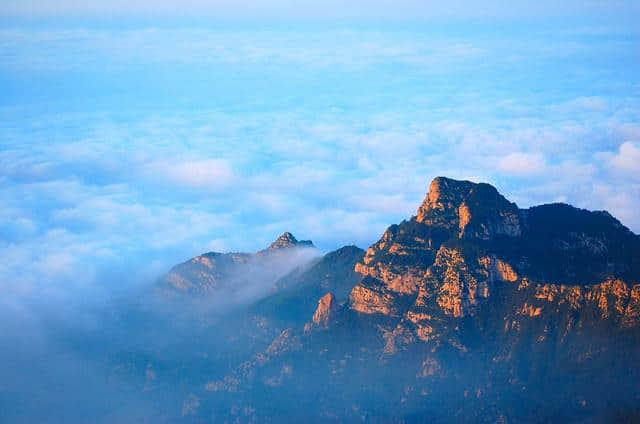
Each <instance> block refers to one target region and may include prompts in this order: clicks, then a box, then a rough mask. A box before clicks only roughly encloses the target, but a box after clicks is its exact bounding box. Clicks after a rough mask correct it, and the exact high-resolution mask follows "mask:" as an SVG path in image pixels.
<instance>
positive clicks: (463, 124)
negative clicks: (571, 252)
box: [0, 0, 640, 293]
mask: <svg viewBox="0 0 640 424" xmlns="http://www.w3.org/2000/svg"><path fill="white" fill-rule="evenodd" d="M129 3H131V2H124V1H122V2H120V1H115V2H109V6H108V7H107V6H104V5H94V4H93V3H88V4H89V5H88V6H87V5H84V6H82V5H81V6H79V5H78V4H79V3H78V2H75V1H57V2H46V1H19V2H18V1H9V2H8V3H7V2H5V3H3V6H1V7H0V22H1V25H0V92H1V93H2V96H0V293H1V292H3V291H5V292H6V291H7V290H8V291H9V292H29V291H30V290H32V289H33V288H34V287H38V286H41V285H46V284H52V285H53V284H54V283H64V284H68V285H78V284H89V283H91V282H95V281H96V280H104V279H105V275H106V276H109V278H110V279H113V278H118V279H122V278H124V279H128V280H131V281H133V280H149V279H152V278H153V277H154V276H155V275H157V274H159V273H160V272H162V271H164V270H165V269H166V267H168V266H170V265H171V264H173V263H176V262H179V261H181V260H184V259H185V258H187V257H189V256H192V255H195V254H198V253H201V252H204V251H208V250H222V251H227V250H248V251H252V250H258V249H260V248H262V247H263V246H265V245H266V244H268V243H269V242H270V241H271V240H272V239H273V238H275V237H276V236H277V235H278V234H280V233H282V232H283V231H291V232H293V233H294V234H295V235H297V236H298V237H300V238H311V239H313V240H314V241H315V242H316V244H317V245H318V246H319V247H320V248H322V249H323V250H330V249H334V248H337V247H339V246H341V245H344V244H352V243H355V244H358V245H360V246H361V247H367V246H368V244H370V243H372V242H374V241H375V240H376V239H377V238H378V237H379V235H380V234H381V233H382V231H384V229H385V228H386V227H387V226H388V225H390V224H392V223H396V222H399V221H400V220H402V219H404V218H408V217H409V216H411V215H412V214H413V213H414V212H415V210H416V208H417V207H418V205H419V203H420V202H421V200H422V198H423V196H424V195H425V193H426V191H427V187H428V184H429V182H430V180H431V179H432V178H433V177H435V176H438V175H446V176H450V177H455V178H468V179H472V180H476V181H486V182H490V183H492V184H494V185H496V186H497V187H498V189H499V190H500V191H501V192H502V193H503V194H505V195H506V196H507V197H508V198H510V199H511V200H514V201H516V202H517V203H518V205H519V206H520V207H528V206H530V205H533V204H538V203H546V202H553V201H563V202H568V203H571V204H574V205H576V206H579V207H584V208H589V209H606V210H608V211H610V212H611V213H612V214H613V215H614V216H616V217H617V218H619V219H620V220H621V221H622V222H623V224H625V225H627V226H628V227H629V228H631V229H632V230H633V231H635V232H636V233H638V232H640V200H639V199H640V172H639V171H640V165H639V164H640V99H639V94H640V31H639V30H638V29H636V28H634V27H633V22H637V20H638V19H637V18H640V16H639V13H638V7H637V6H635V5H634V4H633V3H632V2H623V1H619V2H615V1H614V2H589V1H587V2H572V1H569V2H563V4H562V6H560V7H555V6H554V7H551V5H552V4H551V3H549V2H541V3H536V4H537V6H535V7H531V6H528V5H527V3H524V2H515V3H513V2H511V3H509V5H506V4H505V3H503V2H498V1H494V2H483V3H482V4H480V3H473V2H472V3H469V2H464V3H463V2H448V3H447V4H446V5H442V4H436V3H428V4H426V3H418V2H412V1H405V2H401V3H399V4H396V5H395V6H394V7H389V6H386V3H384V2H372V3H368V5H367V7H365V6H364V5H363V4H361V3H358V2H354V3H350V4H351V6H350V7H349V8H346V9H345V8H340V7H339V3H338V2H329V3H328V4H326V5H325V7H322V8H320V7H318V6H313V5H312V4H311V3H301V4H302V6H300V7H297V8H293V7H292V4H293V3H292V2H287V1H279V2H273V1H266V0H265V1H261V2H255V3H251V4H252V6H251V7H250V8H249V10H248V11H245V10H244V9H243V10H241V9H240V8H239V7H237V6H232V5H231V6H230V5H229V4H230V3H228V2H221V1H219V2H214V3H208V4H213V6H211V5H209V6H207V5H205V2H201V1H197V0H190V1H188V2H187V3H183V2H181V3H180V4H181V5H183V6H184V5H185V4H186V6H184V7H181V8H180V9H178V8H177V7H176V6H175V5H176V4H177V3H176V2H169V1H155V2H152V1H146V2H144V1H143V2H138V3H136V5H137V6H135V7H133V6H130V5H129ZM297 4H298V5H300V3H297ZM394 4H395V3H394ZM425 4H426V6H425ZM149 7H153V10H154V13H149V12H147V9H146V8H149ZM114 276H115V277H114ZM123 276H126V277H123Z"/></svg>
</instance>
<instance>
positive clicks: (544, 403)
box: [165, 177, 640, 422]
mask: <svg viewBox="0 0 640 424" xmlns="http://www.w3.org/2000/svg"><path fill="white" fill-rule="evenodd" d="M281 238H282V240H281V241H276V242H274V244H273V245H272V246H274V245H275V246H280V245H284V246H289V245H290V244H293V245H294V247H295V245H296V243H291V241H292V240H295V238H294V237H293V236H290V235H287V234H285V235H283V237H281ZM278 240H280V239H278ZM268 250H269V249H266V251H268ZM263 252H264V251H263ZM198 258H201V257H198ZM216 258H217V257H214V259H216ZM243 258H244V257H242V256H241V257H239V259H237V264H239V265H237V266H241V267H242V266H244V264H243V262H242V260H244V259H243ZM194 259H196V258H194ZM208 260H211V258H208ZM224 260H228V261H233V260H235V259H233V258H231V257H225V259H224ZM202 261H203V259H198V260H196V261H195V263H196V264H201V263H202ZM639 262H640V237H639V236H637V235H635V234H633V233H632V232H631V231H629V230H628V229H627V228H626V227H624V226H623V225H622V224H620V223H619V222H618V221H617V220H616V219H615V218H613V217H612V216H611V215H609V214H608V213H606V212H590V211H585V210H581V209H577V208H573V207H571V206H568V205H562V204H551V205H543V206H536V207H532V208H528V209H519V208H518V207H517V205H515V204H514V203H512V202H509V201H508V200H507V199H505V198H504V197H503V196H502V195H501V194H500V193H499V192H498V191H497V190H496V189H495V188H494V187H492V186H490V185H488V184H476V183H472V182H469V181H457V180H452V179H448V178H443V177H439V178H436V179H435V180H433V182H432V183H431V185H430V188H429V192H428V194H427V196H426V198H425V200H424V202H423V203H422V205H420V207H419V208H418V210H417V213H416V215H415V216H413V217H411V218H410V219H408V220H406V221H403V222H401V223H399V224H396V225H391V226H390V227H389V228H388V229H387V230H386V231H385V232H384V234H383V235H382V237H381V238H380V240H379V241H378V242H376V243H374V244H373V245H372V246H370V247H369V249H367V251H366V252H364V251H362V250H361V249H358V248H356V247H353V246H351V247H345V248H342V249H339V250H337V251H335V252H330V253H328V254H326V255H324V256H322V257H320V258H316V259H314V260H313V261H310V262H308V263H306V264H305V266H302V267H297V268H295V269H293V270H290V271H289V272H288V273H287V274H286V275H283V276H281V277H280V278H278V279H277V280H276V281H275V283H274V284H273V287H274V288H273V290H272V291H271V292H270V293H269V294H268V295H266V296H265V297H263V298H262V299H260V300H258V301H256V302H255V303H253V304H251V305H249V306H247V307H246V308H244V309H242V310H241V311H239V312H238V313H237V314H236V315H234V317H233V319H232V320H231V321H229V320H227V321H225V322H226V323H227V324H225V326H226V327H229V325H231V324H229V322H233V323H234V324H233V325H234V326H235V327H233V328H237V330H235V331H234V336H233V339H234V340H243V339H244V340H249V339H251V340H253V342H252V344H251V346H252V348H251V349H248V348H247V349H246V352H245V357H244V359H243V360H241V361H239V362H237V363H235V365H233V364H232V363H230V362H229V361H228V360H227V361H226V362H223V368H225V369H227V370H228V369H231V371H226V372H222V373H217V374H216V375H203V376H201V378H202V380H201V381H202V383H201V385H200V388H201V389H200V390H202V392H201V393H200V394H199V395H198V398H199V399H201V400H202V403H203V406H202V410H203V411H205V410H206V411H210V412H211V411H215V413H214V412H211V413H212V414H214V415H215V418H216V419H220V420H223V421H224V420H228V421H233V420H236V421H240V422H251V421H259V422H261V421H273V420H276V421H285V422H294V421H296V420H301V419H306V420H308V421H309V420H310V421H322V422H325V421H349V422H356V421H357V422H360V421H364V422H371V421H373V422H423V421H425V420H428V421H432V422H451V421H456V422H460V421H463V422H464V421H469V422H478V421H486V422H496V421H500V422H531V421H542V422H546V421H550V420H552V421H553V420H558V419H560V420H563V421H568V422H571V421H574V422H584V421H592V422H600V421H610V420H615V419H618V418H620V419H623V420H628V419H629V418H630V417H631V418H632V417H638V416H640V409H638V408H637V405H638V404H640V386H638V383H637V382H638V381H640V380H639V378H640V370H638V369H637V367H636V366H635V365H634V364H636V363H637V361H638V360H640V263H639ZM216 263H217V262H216ZM190 266H191V265H190ZM198 266H199V265H198ZM205 266H206V265H205ZM213 268H215V267H211V268H207V269H213ZM190 269H191V268H190ZM215 272H217V270H216V271H213V272H211V274H212V275H213V277H212V278H214V277H215V276H216V274H215ZM170 275H171V274H170ZM179 275H180V276H182V277H183V278H185V279H187V278H188V277H189V275H190V274H187V273H184V272H182V273H179ZM195 275H196V276H197V278H200V279H201V281H208V280H207V279H206V278H209V277H206V278H204V277H202V275H200V274H197V273H196V274H195ZM165 281H167V282H168V283H169V284H171V281H169V280H165ZM240 356H242V355H240ZM549 386H553V387H555V391H554V392H553V394H552V393H550V392H549V391H547V390H546V389H545V387H549ZM599 387H607V388H608V390H607V391H606V392H605V393H603V392H602V391H601V390H599V389H598V388H599ZM294 394H295V397H296V399H297V401H296V402H297V403H296V406H295V407H294V406H292V405H291V403H290V397H291V396H293V395H294ZM230 405H231V406H230ZM443 411H446V413H443ZM200 413H202V412H200ZM194 416H198V413H196V414H195V415H194ZM212 416H213V415H212Z"/></svg>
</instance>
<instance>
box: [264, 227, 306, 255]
mask: <svg viewBox="0 0 640 424" xmlns="http://www.w3.org/2000/svg"><path fill="white" fill-rule="evenodd" d="M291 247H315V246H314V245H313V242H312V241H311V240H298V239H296V238H295V237H294V236H293V234H291V233H290V232H288V231H287V232H285V233H283V234H282V235H281V236H280V237H278V238H277V239H275V241H274V242H273V243H271V245H270V246H269V247H268V248H267V250H274V249H288V248H291Z"/></svg>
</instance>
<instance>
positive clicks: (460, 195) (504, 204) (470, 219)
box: [416, 177, 522, 239]
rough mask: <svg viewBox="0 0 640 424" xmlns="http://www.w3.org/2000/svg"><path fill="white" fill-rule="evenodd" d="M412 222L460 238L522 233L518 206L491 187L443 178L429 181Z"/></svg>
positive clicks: (486, 237) (485, 237) (513, 235)
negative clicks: (453, 231)
mask: <svg viewBox="0 0 640 424" xmlns="http://www.w3.org/2000/svg"><path fill="white" fill-rule="evenodd" d="M416 220H417V221H418V222H421V223H424V224H427V225H430V226H435V227H441V228H445V229H448V230H457V231H458V236H459V237H460V238H464V237H468V238H483V239H489V238H491V237H493V236H496V235H507V236H512V237H515V236H519V235H520V234H521V233H522V231H521V227H520V213H519V210H518V207H517V206H516V204H515V203H511V202H509V201H508V200H507V199H505V198H504V197H503V196H502V195H501V194H500V193H498V191H497V190H496V189H495V188H494V187H492V186H490V185H489V184H474V183H472V182H469V181H457V180H452V179H449V178H444V177H438V178H436V179H434V180H433V181H432V182H431V185H430V187H429V193H428V194H427V197H426V198H425V200H424V202H423V203H422V205H421V206H420V208H419V209H418V214H417V217H416Z"/></svg>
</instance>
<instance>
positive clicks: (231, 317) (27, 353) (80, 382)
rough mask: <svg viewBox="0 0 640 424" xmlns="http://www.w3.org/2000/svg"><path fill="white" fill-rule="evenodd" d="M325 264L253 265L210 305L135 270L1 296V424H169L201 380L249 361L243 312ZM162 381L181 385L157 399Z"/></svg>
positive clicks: (294, 255)
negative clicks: (283, 282)
mask: <svg viewBox="0 0 640 424" xmlns="http://www.w3.org/2000/svg"><path fill="white" fill-rule="evenodd" d="M319 256H320V252H319V251H318V250H317V249H310V248H299V249H281V250H279V251H277V252H266V253H259V254H255V255H250V256H249V258H248V259H247V260H246V261H245V262H244V263H243V266H239V267H236V268H234V269H232V270H230V271H229V272H228V273H227V274H226V275H225V279H224V281H221V282H220V285H219V287H217V290H214V291H212V292H210V293H207V294H204V295H203V294H199V295H194V294H189V293H178V294H176V293H172V294H170V295H169V294H168V292H167V290H166V287H163V286H162V279H161V278H160V277H162V275H158V276H156V277H153V278H148V276H146V279H145V281H139V279H140V278H145V277H142V276H140V275H139V273H136V272H135V271H133V270H134V269H136V268H137V267H136V266H134V265H137V264H129V268H128V269H129V271H127V270H117V271H114V270H111V271H110V272H105V273H103V274H101V275H97V276H95V277H94V278H93V280H92V281H83V282H82V283H81V284H72V283H68V284H66V282H65V281H60V282H59V284H55V285H50V286H48V287H42V288H41V290H35V289H32V290H30V291H28V292H20V293H9V292H8V293H5V294H4V295H3V297H2V298H1V299H0V334H2V341H1V342H0V345H1V346H0V363H2V366H1V367H0V421H2V422H16V423H20V422H24V423H27V422H28V423H34V422H36V423H37V422H43V423H49V422H67V423H74V422H163V421H164V422H166V421H172V420H173V419H175V408H178V409H179V408H180V407H181V405H182V402H183V400H184V399H185V398H186V397H188V395H189V393H191V392H192V391H196V389H197V388H201V387H202V386H203V384H204V382H205V381H206V377H205V375H207V374H214V375H215V374H216V370H217V368H218V367H223V368H224V369H225V370H226V368H227V367H228V363H229V362H232V363H233V362H234V361H233V360H230V359H231V358H234V357H238V358H242V357H244V356H246V355H247V352H248V349H247V347H248V345H249V344H250V343H251V341H246V343H245V341H243V340H242V338H241V337H242V335H241V333H240V330H239V327H240V326H241V325H243V324H244V323H243V322H240V321H238V320H237V318H236V316H237V315H238V314H242V312H241V311H242V309H243V308H246V307H247V306H248V305H250V304H252V303H253V302H256V301H257V300H259V299H261V298H262V297H264V296H266V295H268V294H269V293H270V292H272V291H273V290H274V287H275V284H276V281H277V280H278V279H279V278H280V277H282V276H284V275H286V274H289V273H290V272H296V270H302V269H304V268H305V267H307V266H309V265H310V264H312V263H313V262H314V261H316V260H317V258H318V257H319ZM127 275H128V276H129V277H128V278H127V277H126V276H127ZM229 340H235V342H233V343H230V342H229ZM219 372H220V373H222V372H223V371H222V370H220V371H219ZM158 373H161V374H164V375H165V376H166V375H167V373H169V374H174V377H175V378H171V379H170V381H180V382H182V383H181V384H179V385H178V386H171V385H167V386H164V387H162V388H158V387H155V388H153V390H152V389H151V387H152V386H153V384H154V381H155V376H156V375H157V374H158ZM191 385H193V387H191ZM141 394H143V395H141ZM176 405H178V406H176ZM178 415H179V414H178ZM171 417H173V418H171Z"/></svg>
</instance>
